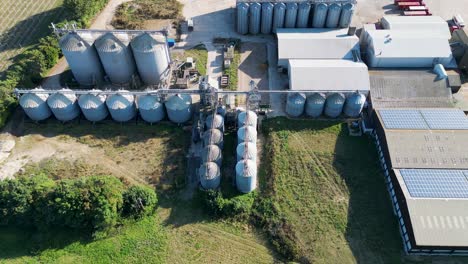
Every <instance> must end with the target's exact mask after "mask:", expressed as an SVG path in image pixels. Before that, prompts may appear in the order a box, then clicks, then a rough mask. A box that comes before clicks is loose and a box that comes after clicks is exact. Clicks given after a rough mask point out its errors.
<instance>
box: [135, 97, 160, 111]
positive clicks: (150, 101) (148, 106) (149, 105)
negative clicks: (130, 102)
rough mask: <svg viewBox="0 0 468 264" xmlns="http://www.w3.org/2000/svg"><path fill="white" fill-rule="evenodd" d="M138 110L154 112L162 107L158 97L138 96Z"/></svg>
mask: <svg viewBox="0 0 468 264" xmlns="http://www.w3.org/2000/svg"><path fill="white" fill-rule="evenodd" d="M137 102H138V108H140V109H144V110H154V109H157V108H160V107H162V106H163V104H162V102H161V99H160V98H159V96H158V95H150V94H145V95H140V96H138V97H137Z"/></svg>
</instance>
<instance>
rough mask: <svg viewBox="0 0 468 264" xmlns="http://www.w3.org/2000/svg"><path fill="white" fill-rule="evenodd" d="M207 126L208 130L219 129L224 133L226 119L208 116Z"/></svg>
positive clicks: (218, 116)
mask: <svg viewBox="0 0 468 264" xmlns="http://www.w3.org/2000/svg"><path fill="white" fill-rule="evenodd" d="M205 124H206V129H219V130H220V131H221V132H224V118H223V116H221V115H217V114H216V115H208V116H207V117H206V121H205Z"/></svg>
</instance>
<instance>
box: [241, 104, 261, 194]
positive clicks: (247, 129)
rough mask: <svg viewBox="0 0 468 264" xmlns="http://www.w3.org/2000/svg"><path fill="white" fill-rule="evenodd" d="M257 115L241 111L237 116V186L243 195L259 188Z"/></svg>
mask: <svg viewBox="0 0 468 264" xmlns="http://www.w3.org/2000/svg"><path fill="white" fill-rule="evenodd" d="M257 119H258V117H257V114H256V113H255V112H252V111H241V112H240V113H239V114H238V116H237V126H238V130H237V148H236V157H237V164H236V168H235V171H236V186H237V189H238V190H239V191H240V192H242V193H249V192H251V191H253V190H255V189H256V188H257Z"/></svg>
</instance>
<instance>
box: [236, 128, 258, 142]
mask: <svg viewBox="0 0 468 264" xmlns="http://www.w3.org/2000/svg"><path fill="white" fill-rule="evenodd" d="M237 142H238V143H239V144H240V143H242V142H251V143H254V144H257V130H255V128H254V127H251V126H243V127H241V128H239V130H237Z"/></svg>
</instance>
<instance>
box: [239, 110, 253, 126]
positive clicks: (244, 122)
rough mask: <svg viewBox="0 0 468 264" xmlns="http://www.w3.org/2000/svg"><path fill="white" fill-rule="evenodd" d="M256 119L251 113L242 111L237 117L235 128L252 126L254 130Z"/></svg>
mask: <svg viewBox="0 0 468 264" xmlns="http://www.w3.org/2000/svg"><path fill="white" fill-rule="evenodd" d="M257 119H258V116H257V114H256V113H255V112H253V111H247V112H246V111H242V112H240V113H239V115H238V116H237V126H238V127H242V126H252V127H254V128H255V129H256V128H257Z"/></svg>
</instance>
